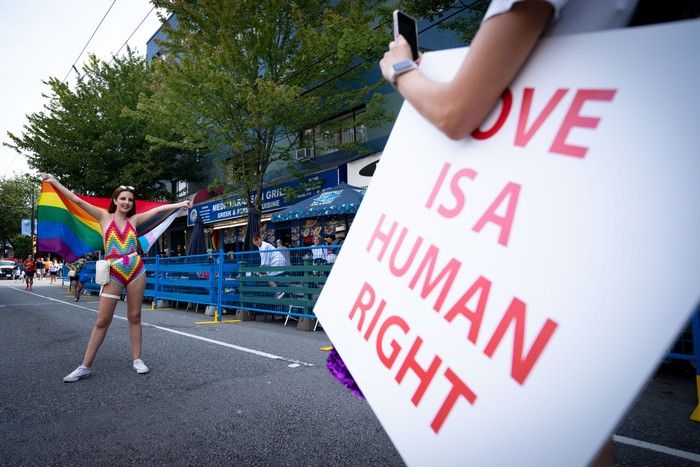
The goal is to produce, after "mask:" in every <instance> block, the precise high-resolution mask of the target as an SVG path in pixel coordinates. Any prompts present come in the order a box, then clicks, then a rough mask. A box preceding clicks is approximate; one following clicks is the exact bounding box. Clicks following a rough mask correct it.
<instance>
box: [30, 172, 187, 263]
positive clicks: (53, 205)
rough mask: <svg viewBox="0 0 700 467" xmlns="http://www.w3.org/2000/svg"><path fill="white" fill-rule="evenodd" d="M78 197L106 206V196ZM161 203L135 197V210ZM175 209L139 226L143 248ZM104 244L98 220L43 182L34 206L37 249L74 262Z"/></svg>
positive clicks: (99, 249) (107, 199) (155, 235)
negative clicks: (35, 211)
mask: <svg viewBox="0 0 700 467" xmlns="http://www.w3.org/2000/svg"><path fill="white" fill-rule="evenodd" d="M78 196H80V198H82V199H84V200H86V201H87V202H89V203H90V204H92V205H94V206H98V207H102V208H104V209H107V207H108V206H109V203H110V199H109V198H96V197H93V196H81V195H78ZM161 204H166V203H162V202H155V201H141V200H138V201H137V202H136V212H137V213H140V212H145V211H148V210H150V209H152V208H154V207H156V206H159V205H161ZM178 212H179V210H176V211H174V212H173V213H164V214H163V215H160V216H158V218H157V219H153V220H152V221H151V222H148V224H147V225H144V226H139V228H138V234H139V236H140V237H139V242H140V243H141V245H142V246H143V247H144V251H148V249H149V248H150V246H152V245H153V243H154V242H155V241H156V240H157V239H158V237H159V236H160V235H161V234H162V233H163V232H164V231H165V229H167V228H168V226H169V225H170V224H171V223H172V221H173V220H174V219H175V217H177V214H178ZM103 243H104V242H103V239H102V229H101V227H100V223H99V222H97V219H95V218H94V217H92V216H91V215H90V214H88V213H87V212H85V210H84V209H83V208H81V207H80V206H78V205H77V204H75V203H74V202H72V201H71V200H69V199H68V198H66V197H65V195H63V194H62V193H61V192H59V191H58V190H56V189H55V188H54V186H53V185H51V184H50V183H48V182H42V184H41V195H40V196H39V204H38V207H37V249H38V250H39V251H41V252H45V253H56V254H58V255H61V256H62V257H63V259H64V261H68V262H74V261H77V259H78V258H79V257H81V256H83V255H84V254H86V253H90V252H92V251H101V250H102V249H103V247H104V245H103ZM146 247H148V248H146Z"/></svg>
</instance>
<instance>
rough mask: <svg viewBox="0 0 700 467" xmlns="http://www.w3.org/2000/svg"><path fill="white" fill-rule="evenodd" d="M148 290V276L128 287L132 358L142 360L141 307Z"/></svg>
mask: <svg viewBox="0 0 700 467" xmlns="http://www.w3.org/2000/svg"><path fill="white" fill-rule="evenodd" d="M144 290H146V275H145V274H143V275H142V276H141V277H139V278H138V279H136V280H135V281H133V282H132V283H131V284H129V285H127V286H126V317H127V319H128V320H129V337H130V338H131V357H132V359H133V360H136V359H137V358H141V342H142V334H143V333H142V330H141V305H142V304H143V291H144Z"/></svg>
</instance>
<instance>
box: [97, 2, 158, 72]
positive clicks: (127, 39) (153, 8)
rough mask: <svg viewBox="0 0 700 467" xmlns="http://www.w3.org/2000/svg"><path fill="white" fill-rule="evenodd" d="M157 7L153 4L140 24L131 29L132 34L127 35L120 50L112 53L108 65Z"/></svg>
mask: <svg viewBox="0 0 700 467" xmlns="http://www.w3.org/2000/svg"><path fill="white" fill-rule="evenodd" d="M155 9H156V7H155V6H153V7H152V8H151V9H150V10H148V13H146V16H144V17H143V19H142V20H141V22H140V23H139V24H138V26H136V28H135V29H134V30H133V31H131V34H129V37H127V38H126V40H125V41H124V43H123V44H122V46H121V47H119V50H117V51H116V52H115V53H113V54H112V58H111V59H110V60H109V63H107V65H109V64H111V63H112V62H113V61H114V59H115V58H116V57H117V55H119V52H121V51H122V49H123V48H124V47H125V46H126V44H127V42H129V41H130V40H131V37H132V36H133V35H134V34H136V31H138V30H139V28H140V27H141V25H143V23H144V21H146V18H148V17H149V16H150V15H151V13H153V10H155Z"/></svg>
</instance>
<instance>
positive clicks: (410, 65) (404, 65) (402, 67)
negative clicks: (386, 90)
mask: <svg viewBox="0 0 700 467" xmlns="http://www.w3.org/2000/svg"><path fill="white" fill-rule="evenodd" d="M416 68H418V66H417V65H416V64H415V62H413V61H411V60H401V61H400V62H396V63H394V64H393V65H392V66H391V72H390V73H389V82H390V83H391V85H392V86H394V87H396V79H397V78H398V77H399V76H401V75H403V74H404V73H408V72H409V71H411V70H415V69H416Z"/></svg>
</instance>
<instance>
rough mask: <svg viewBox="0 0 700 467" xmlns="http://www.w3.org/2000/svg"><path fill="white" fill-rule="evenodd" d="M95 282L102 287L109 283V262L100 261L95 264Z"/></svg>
mask: <svg viewBox="0 0 700 467" xmlns="http://www.w3.org/2000/svg"><path fill="white" fill-rule="evenodd" d="M95 282H96V283H98V284H100V285H102V286H104V285H107V284H108V283H109V261H107V260H104V259H101V260H98V261H97V262H96V263H95Z"/></svg>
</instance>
